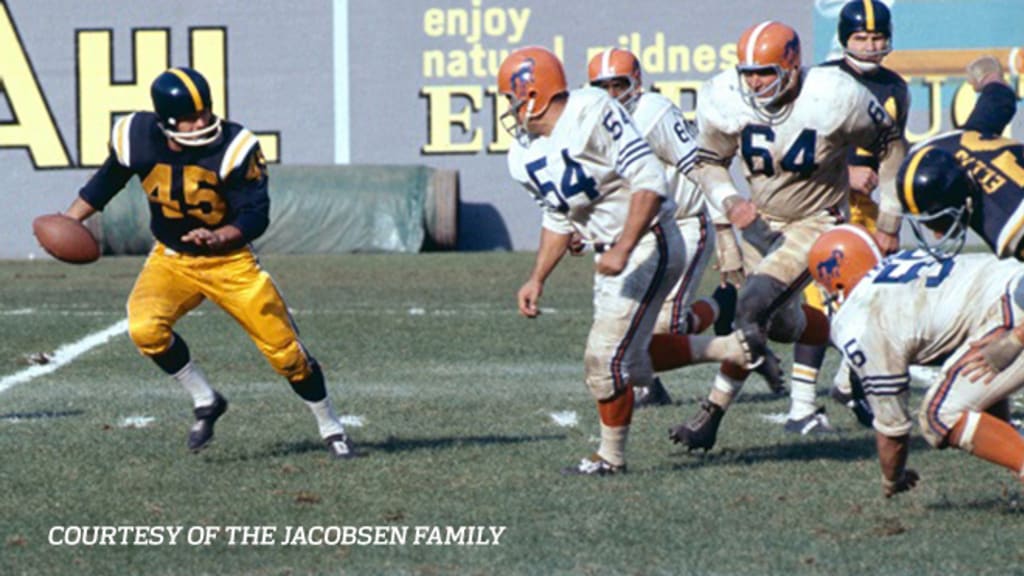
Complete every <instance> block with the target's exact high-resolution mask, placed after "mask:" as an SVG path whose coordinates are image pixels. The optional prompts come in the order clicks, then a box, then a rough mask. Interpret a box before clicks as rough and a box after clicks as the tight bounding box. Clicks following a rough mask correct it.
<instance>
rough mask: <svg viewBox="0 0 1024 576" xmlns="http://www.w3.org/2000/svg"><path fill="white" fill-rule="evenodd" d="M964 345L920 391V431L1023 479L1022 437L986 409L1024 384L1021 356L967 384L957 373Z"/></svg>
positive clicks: (937, 443) (931, 439)
mask: <svg viewBox="0 0 1024 576" xmlns="http://www.w3.org/2000/svg"><path fill="white" fill-rule="evenodd" d="M1018 313H1020V312H1019V311H1018ZM972 340H973V338H972ZM968 349H969V345H968V344H965V345H964V346H962V347H961V348H960V350H958V353H957V354H956V355H954V357H953V358H951V359H950V361H948V362H947V363H946V365H945V366H944V367H943V376H944V377H943V378H942V379H941V380H940V381H939V382H937V383H935V384H933V385H932V387H931V388H930V389H929V390H928V393H927V394H926V395H925V399H924V402H923V403H922V410H921V412H920V424H921V430H922V431H923V433H924V437H925V439H926V440H928V443H929V444H931V445H932V446H934V447H936V448H945V447H947V446H952V447H954V448H959V449H961V450H963V451H965V452H967V453H969V454H972V455H973V456H975V457H977V458H981V459H982V460H986V461H988V462H991V463H993V464H996V465H999V466H1002V467H1004V468H1007V469H1009V470H1011V471H1013V472H1014V473H1016V474H1017V475H1018V477H1019V478H1021V480H1022V481H1024V437H1021V435H1020V433H1019V432H1018V431H1017V429H1016V428H1015V427H1014V426H1013V425H1012V424H1010V423H1009V422H1007V421H1006V420H1003V419H1002V418H999V417H998V416H995V415H993V414H990V413H988V411H989V409H990V408H992V407H993V406H998V405H999V404H1000V403H1002V402H1003V401H1004V400H1005V399H1006V398H1008V397H1009V396H1011V395H1012V394H1014V393H1015V392H1017V391H1018V390H1020V389H1021V388H1024V355H1022V356H1021V357H1019V358H1017V360H1016V361H1015V362H1013V363H1012V364H1010V365H1009V366H1007V367H1006V368H1005V369H1004V370H1003V371H1002V372H1000V373H999V374H997V375H996V377H995V378H994V379H993V380H992V382H990V383H988V384H985V383H984V382H982V381H980V380H979V381H978V382H971V381H970V380H969V379H968V378H967V377H965V376H963V375H961V373H960V371H961V368H962V365H963V362H962V356H963V354H965V353H966V352H967V351H968Z"/></svg>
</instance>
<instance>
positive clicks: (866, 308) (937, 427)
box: [808, 226, 1024, 497]
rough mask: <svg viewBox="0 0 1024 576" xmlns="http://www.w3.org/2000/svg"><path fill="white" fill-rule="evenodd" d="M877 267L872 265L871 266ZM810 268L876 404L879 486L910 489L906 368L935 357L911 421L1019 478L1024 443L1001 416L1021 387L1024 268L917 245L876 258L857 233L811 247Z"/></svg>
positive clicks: (837, 231)
mask: <svg viewBox="0 0 1024 576" xmlns="http://www.w3.org/2000/svg"><path fill="white" fill-rule="evenodd" d="M876 264H877V265H876ZM808 267H809V272H810V273H811V275H812V276H813V277H814V279H815V281H816V282H817V283H818V284H820V285H821V286H822V287H823V288H824V289H825V290H826V291H827V292H828V293H829V294H830V295H831V297H833V298H835V299H836V300H837V302H838V303H839V306H838V311H837V312H836V313H835V314H834V315H833V317H832V342H833V343H834V344H835V345H836V347H837V348H839V350H841V351H842V353H843V356H844V361H845V362H846V364H847V365H848V366H849V367H850V369H851V370H852V371H853V372H854V373H856V374H857V376H858V377H859V378H860V381H861V382H862V384H863V387H864V392H865V395H866V396H867V399H868V402H869V403H870V405H871V407H872V409H873V411H874V414H875V416H874V422H873V426H874V429H875V438H876V445H877V447H878V458H879V463H880V464H881V468H882V492H883V494H884V495H885V496H886V497H890V496H893V495H894V494H897V493H899V492H904V491H906V490H910V489H911V488H913V487H914V485H915V484H916V483H917V482H918V479H919V477H918V474H917V473H916V472H915V471H914V470H912V469H910V468H907V460H908V451H909V445H910V429H911V427H912V425H913V420H912V418H911V410H910V409H908V407H907V402H908V400H909V396H910V374H909V372H908V369H909V367H910V365H912V364H932V363H939V362H941V363H942V373H941V377H940V378H939V379H937V380H936V381H935V382H934V383H933V384H932V385H931V386H930V387H929V388H928V391H927V393H926V394H925V396H924V400H923V402H922V403H921V410H920V413H919V416H918V420H919V423H920V426H921V430H922V432H923V434H924V437H925V439H926V440H927V441H928V443H929V444H930V445H932V446H933V447H935V448H940V449H941V448H947V447H953V448H959V449H961V450H964V451H966V452H968V453H970V454H973V455H974V456H976V457H978V458H981V459H983V460H987V461H989V462H992V463H994V464H998V465H1000V466H1004V467H1006V468H1008V469H1010V470H1011V471H1013V473H1014V474H1015V475H1017V477H1018V478H1020V479H1021V481H1024V438H1022V437H1021V435H1020V434H1019V433H1018V432H1017V430H1016V428H1014V427H1013V426H1012V425H1011V424H1010V423H1009V422H1007V419H1008V418H1009V402H1008V398H1009V396H1010V395H1012V394H1013V393H1014V392H1016V391H1017V390H1019V389H1020V388H1021V387H1024V355H1022V354H1021V351H1022V349H1024V345H1022V342H1024V322H1021V318H1022V317H1024V316H1022V315H1024V281H1022V280H1024V265H1022V264H1021V263H1020V262H1018V261H1016V260H997V259H996V258H995V257H993V256H992V255H989V254H970V255H961V256H958V257H955V258H946V259H941V260H936V259H935V258H932V257H931V256H930V255H929V254H927V253H925V252H923V251H919V250H918V251H904V252H899V253H897V254H895V255H893V256H890V257H888V258H886V259H885V260H882V259H881V253H880V252H879V251H878V248H877V247H876V246H875V243H874V241H873V240H872V238H871V237H870V236H869V235H868V234H867V232H865V231H864V230H863V229H860V228H857V227H854V226H839V227H836V228H834V229H833V230H831V231H830V232H826V233H825V234H823V235H822V236H821V237H819V238H818V240H817V241H816V242H815V244H814V246H813V247H812V248H811V251H810V254H809V257H808Z"/></svg>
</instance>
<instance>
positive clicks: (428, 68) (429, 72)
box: [423, 50, 444, 78]
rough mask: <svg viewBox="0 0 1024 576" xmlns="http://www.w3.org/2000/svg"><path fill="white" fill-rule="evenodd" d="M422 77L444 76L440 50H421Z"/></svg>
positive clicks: (442, 55) (442, 53) (442, 58)
mask: <svg viewBox="0 0 1024 576" xmlns="http://www.w3.org/2000/svg"><path fill="white" fill-rule="evenodd" d="M423 77H424V78H444V52H442V51H440V50H424V51H423Z"/></svg>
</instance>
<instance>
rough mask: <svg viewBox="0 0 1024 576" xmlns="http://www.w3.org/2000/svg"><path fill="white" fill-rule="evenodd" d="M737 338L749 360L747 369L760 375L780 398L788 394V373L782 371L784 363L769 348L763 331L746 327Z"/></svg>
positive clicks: (755, 327)
mask: <svg viewBox="0 0 1024 576" xmlns="http://www.w3.org/2000/svg"><path fill="white" fill-rule="evenodd" d="M737 336H738V337H739V340H740V345H741V346H743V353H744V355H745V356H746V358H747V365H746V366H745V368H746V369H747V370H750V371H751V372H756V373H758V374H760V375H761V377H763V378H764V381H765V383H766V384H768V388H769V389H770V390H771V391H772V393H774V394H778V395H780V396H781V395H783V394H786V393H787V390H786V373H785V372H783V370H782V361H781V360H779V357H778V356H776V355H775V353H774V352H772V351H771V349H770V348H768V343H767V342H766V341H765V338H764V333H763V332H761V329H760V328H758V327H757V326H746V327H744V328H740V329H739V330H738V331H737Z"/></svg>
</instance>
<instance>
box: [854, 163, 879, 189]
mask: <svg viewBox="0 0 1024 576" xmlns="http://www.w3.org/2000/svg"><path fill="white" fill-rule="evenodd" d="M847 173H848V175H849V179H850V190H853V191H854V192H856V193H857V194H863V195H865V196H871V193H872V192H873V191H874V190H875V188H877V187H878V172H875V171H874V170H873V169H872V168H871V167H870V166H850V168H849V170H848V171H847Z"/></svg>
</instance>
